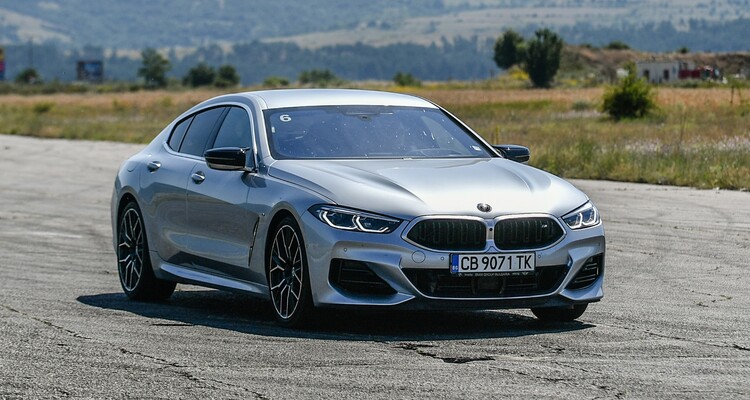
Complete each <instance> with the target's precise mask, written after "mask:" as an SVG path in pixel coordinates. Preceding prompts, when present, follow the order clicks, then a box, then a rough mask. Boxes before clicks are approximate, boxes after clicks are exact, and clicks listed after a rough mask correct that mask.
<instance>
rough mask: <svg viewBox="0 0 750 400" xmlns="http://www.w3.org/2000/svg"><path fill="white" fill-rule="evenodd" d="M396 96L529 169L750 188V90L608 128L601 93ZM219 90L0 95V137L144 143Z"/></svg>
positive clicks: (676, 93)
mask: <svg viewBox="0 0 750 400" xmlns="http://www.w3.org/2000/svg"><path fill="white" fill-rule="evenodd" d="M377 89H381V90H382V89H385V90H399V91H404V92H409V93H413V94H416V95H418V96H422V97H425V98H428V99H430V100H432V101H435V102H437V103H438V104H441V105H443V106H445V107H446V108H447V109H448V110H450V111H451V112H452V113H454V114H455V115H456V116H458V117H459V118H461V119H462V120H464V121H465V122H467V123H468V124H469V125H470V126H472V127H473V128H474V129H475V130H476V131H477V132H479V133H480V134H482V135H483V136H484V137H485V138H487V139H488V140H489V141H490V142H493V143H517V144H523V145H526V146H529V147H530V148H531V149H532V164H533V165H535V166H538V167H540V168H543V169H545V170H549V171H551V172H553V173H556V174H558V175H561V176H565V177H570V178H591V179H611V180H622V181H634V182H650V183H662V184H675V185H688V186H695V187H701V188H713V187H721V188H731V189H750V101H749V100H750V93H745V92H747V89H745V90H744V91H743V93H742V94H743V96H744V98H745V100H744V101H740V98H739V97H738V95H737V93H736V92H735V94H734V98H732V92H731V90H730V89H729V88H711V89H679V88H659V89H658V90H657V104H658V106H659V111H658V112H657V113H656V114H655V115H653V116H651V117H649V118H646V119H643V120H634V121H623V122H614V121H612V120H610V119H608V118H607V117H606V116H604V115H602V114H600V113H599V112H598V111H597V109H598V108H599V104H600V101H601V96H602V93H603V89H601V88H592V89H555V90H530V89H494V88H489V89H483V88H481V87H474V86H469V87H464V88H446V87H445V86H438V85H432V86H431V85H427V86H425V87H423V88H406V89H404V88H393V87H388V86H382V85H381V86H378V87H377ZM217 94H220V92H218V91H216V90H196V91H184V92H174V91H154V92H135V93H112V94H56V95H36V96H18V95H5V96H0V127H2V128H0V129H2V133H10V134H22V135H32V136H39V137H62V138H71V139H92V140H116V141H126V142H134V143H146V142H148V141H149V140H151V138H153V137H154V136H155V135H156V134H158V133H159V132H160V131H161V130H162V128H163V127H164V126H165V125H167V124H168V123H169V122H170V121H171V120H172V119H173V118H174V117H175V116H177V115H179V114H180V113H182V112H184V111H185V110H187V109H188V108H190V107H191V106H193V105H194V104H196V103H198V102H200V101H203V100H205V99H208V98H211V97H213V96H215V95H217Z"/></svg>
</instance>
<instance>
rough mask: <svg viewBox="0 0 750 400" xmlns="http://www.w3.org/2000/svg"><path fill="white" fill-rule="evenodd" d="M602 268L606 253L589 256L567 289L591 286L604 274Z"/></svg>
mask: <svg viewBox="0 0 750 400" xmlns="http://www.w3.org/2000/svg"><path fill="white" fill-rule="evenodd" d="M602 268H604V254H599V255H597V256H593V257H591V258H589V259H588V260H586V263H585V264H583V267H581V270H580V271H578V273H577V274H576V276H575V277H574V278H573V280H572V281H571V282H570V283H569V284H568V286H567V287H566V289H573V290H575V289H583V288H585V287H589V286H591V284H593V283H594V282H596V280H597V278H599V275H601V274H602Z"/></svg>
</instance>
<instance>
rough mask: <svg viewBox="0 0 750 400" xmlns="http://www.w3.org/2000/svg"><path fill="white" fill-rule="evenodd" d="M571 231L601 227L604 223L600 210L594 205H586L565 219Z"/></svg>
mask: <svg viewBox="0 0 750 400" xmlns="http://www.w3.org/2000/svg"><path fill="white" fill-rule="evenodd" d="M563 221H565V223H566V224H568V226H569V227H570V229H582V228H589V227H592V226H596V225H599V223H600V222H602V220H601V218H600V217H599V210H597V209H596V207H594V205H593V204H591V203H590V202H589V203H586V204H584V205H583V206H582V207H581V208H579V209H577V210H575V211H573V212H572V213H570V214H568V215H566V216H564V217H563Z"/></svg>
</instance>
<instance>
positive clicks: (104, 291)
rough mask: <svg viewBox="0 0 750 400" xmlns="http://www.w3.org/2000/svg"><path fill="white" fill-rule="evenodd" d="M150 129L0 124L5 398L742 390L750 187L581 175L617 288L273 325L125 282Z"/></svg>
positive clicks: (749, 350) (258, 310)
mask: <svg viewBox="0 0 750 400" xmlns="http://www.w3.org/2000/svg"><path fill="white" fill-rule="evenodd" d="M139 148H140V146H133V145H124V144H113V143H93V142H69V141H58V140H38V139H30V138H20V137H13V136H0V398H18V397H23V398H40V397H43V398H50V397H60V398H63V397H86V398H89V397H115V398H214V397H231V398H254V397H257V398H261V399H279V398H357V399H359V398H418V397H419V398H499V397H517V398H565V399H583V398H665V397H666V398H747V397H750V334H748V331H750V294H749V291H748V288H750V265H749V264H750V261H748V260H750V193H739V192H727V191H698V190H691V189H684V188H672V187H657V186H649V185H636V184H622V183H611V182H591V181H578V182H575V183H576V184H577V185H578V186H579V187H581V188H582V189H584V190H585V191H586V192H588V193H589V195H590V196H591V197H592V198H593V199H594V200H595V201H596V203H597V204H598V206H599V208H600V209H601V212H602V215H603V217H604V220H605V224H606V229H607V234H608V254H607V268H608V270H607V274H608V275H607V282H606V285H605V288H606V296H605V299H604V301H602V302H601V303H598V304H595V305H593V306H592V307H590V308H589V311H587V313H586V314H585V315H584V317H583V318H582V320H581V322H574V323H565V324H543V323H540V322H538V321H536V320H535V319H534V318H533V317H532V316H531V314H530V313H529V312H528V311H525V310H520V311H513V312H481V313H435V314H431V313H408V314H404V313H368V314H364V315H354V314H343V315H339V317H342V319H340V320H339V319H337V318H335V317H336V316H334V318H332V319H331V321H329V323H328V326H327V327H326V328H324V329H323V330H315V331H306V332H299V331H293V330H286V329H281V328H278V327H276V326H275V325H274V323H273V319H272V315H271V314H270V313H269V312H268V311H267V305H266V304H264V303H261V302H257V301H254V300H252V299H250V298H247V297H243V296H238V295H233V294H227V293H223V292H218V291H213V290H205V289H201V288H195V287H187V286H178V290H179V291H178V292H177V293H175V296H174V297H172V299H171V300H169V301H168V302H166V303H163V304H143V303H136V302H131V301H128V300H126V299H125V297H124V295H122V294H121V290H120V287H119V283H118V280H117V274H116V269H115V258H114V253H113V250H112V248H111V245H110V237H111V231H110V225H109V219H108V218H109V197H110V193H111V184H112V180H113V178H114V174H115V170H116V169H117V167H118V165H119V164H120V162H121V161H122V160H124V159H125V158H126V157H127V156H128V155H130V154H132V153H134V152H136V151H137V150H138V149H139Z"/></svg>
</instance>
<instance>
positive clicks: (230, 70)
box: [214, 64, 240, 88]
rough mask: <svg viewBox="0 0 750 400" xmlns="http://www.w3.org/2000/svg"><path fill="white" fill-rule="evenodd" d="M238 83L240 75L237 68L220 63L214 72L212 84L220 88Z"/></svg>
mask: <svg viewBox="0 0 750 400" xmlns="http://www.w3.org/2000/svg"><path fill="white" fill-rule="evenodd" d="M239 84H240V76H239V75H238V74H237V70H236V69H234V67H233V66H231V65H228V64H227V65H222V66H221V67H219V70H218V71H217V72H216V80H215V81H214V86H216V87H220V88H228V87H234V86H237V85H239Z"/></svg>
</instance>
